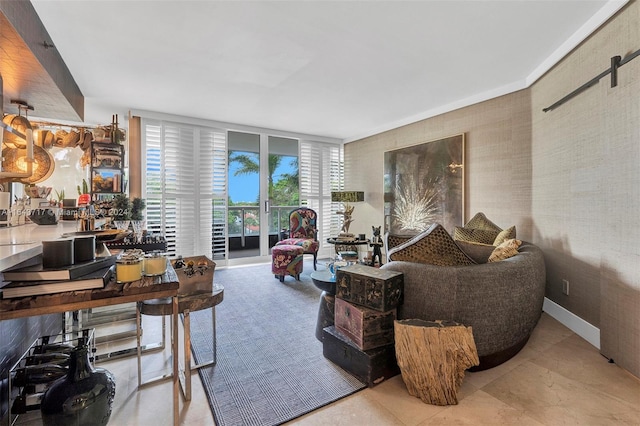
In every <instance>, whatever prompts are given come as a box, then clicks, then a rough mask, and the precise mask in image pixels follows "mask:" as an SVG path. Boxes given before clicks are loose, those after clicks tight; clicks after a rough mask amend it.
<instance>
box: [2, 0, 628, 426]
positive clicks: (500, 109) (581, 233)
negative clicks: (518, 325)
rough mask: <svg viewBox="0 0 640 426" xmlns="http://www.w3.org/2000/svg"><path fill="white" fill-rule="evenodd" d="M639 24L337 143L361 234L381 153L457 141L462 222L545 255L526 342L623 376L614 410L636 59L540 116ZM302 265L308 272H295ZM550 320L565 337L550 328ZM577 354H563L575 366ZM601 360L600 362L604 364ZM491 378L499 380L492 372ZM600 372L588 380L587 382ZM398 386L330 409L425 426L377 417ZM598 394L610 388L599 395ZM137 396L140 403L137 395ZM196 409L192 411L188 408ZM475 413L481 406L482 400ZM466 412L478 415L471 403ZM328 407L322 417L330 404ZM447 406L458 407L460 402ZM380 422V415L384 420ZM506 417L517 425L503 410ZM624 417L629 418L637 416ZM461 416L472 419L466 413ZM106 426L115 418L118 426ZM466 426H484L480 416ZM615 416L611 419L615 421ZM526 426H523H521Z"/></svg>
mask: <svg viewBox="0 0 640 426" xmlns="http://www.w3.org/2000/svg"><path fill="white" fill-rule="evenodd" d="M639 23H640V5H639V4H638V2H637V1H630V2H628V3H627V4H625V5H624V6H623V7H622V8H620V10H619V11H617V12H616V13H615V14H614V15H613V16H612V17H611V18H610V19H608V20H607V21H606V22H604V23H603V24H602V25H601V26H599V27H598V29H597V30H595V31H594V32H593V33H591V34H590V35H589V36H588V37H586V38H585V39H584V41H581V42H580V43H579V44H578V45H577V46H576V47H575V48H574V49H572V50H571V51H570V52H569V53H567V54H566V56H564V57H562V58H561V59H560V58H559V59H560V60H559V61H557V63H556V64H555V65H554V66H553V67H551V68H550V69H549V70H548V71H545V72H544V73H543V74H542V75H540V76H538V77H537V78H535V81H534V82H532V83H531V84H529V85H527V86H526V87H523V88H519V89H518V90H515V91H511V92H505V93H502V94H500V96H496V97H493V98H489V99H486V100H482V101H479V102H476V103H473V104H469V105H465V106H463V107H461V108H451V109H450V110H447V111H444V110H443V111H442V112H441V113H437V114H433V115H431V116H429V117H427V118H424V119H416V120H413V121H407V122H405V123H402V125H398V126H396V127H391V128H388V129H384V130H381V131H380V132H378V133H371V134H368V135H365V136H362V137H359V136H355V137H352V138H347V139H345V140H344V142H345V143H344V157H345V159H344V164H345V167H344V170H345V187H347V188H349V189H357V190H359V191H364V192H365V194H366V202H365V203H360V204H358V205H357V208H356V215H355V219H356V220H355V222H354V223H353V225H352V227H351V231H352V232H354V233H356V234H360V233H365V234H367V235H368V234H370V232H371V226H379V225H381V224H383V223H384V220H385V219H384V202H385V200H384V193H383V174H384V170H383V167H384V161H383V158H384V154H385V152H388V151H391V150H396V149H400V148H403V147H408V146H414V145H418V144H422V143H427V142H430V141H435V140H438V139H442V138H444V137H448V136H451V135H457V134H464V138H465V157H464V164H465V188H464V199H463V201H464V209H465V219H468V218H470V217H471V216H473V214H475V213H476V212H484V213H485V214H486V215H487V216H488V217H489V218H491V220H492V221H494V222H495V223H497V224H499V225H501V226H503V227H508V226H512V225H515V226H516V228H517V232H518V238H521V239H523V240H526V241H530V242H532V243H534V244H536V245H537V246H539V247H540V248H541V249H542V250H543V252H544V254H545V263H546V269H547V287H546V292H545V298H546V300H545V306H544V311H545V314H544V316H543V319H542V320H541V323H542V325H543V326H547V327H549V328H550V329H551V330H552V331H551V334H552V335H553V337H552V338H549V339H547V338H546V337H541V336H534V337H536V338H537V339H539V340H535V342H536V343H538V344H540V343H541V342H544V341H548V340H553V339H554V338H555V339H557V340H562V339H560V338H558V334H554V333H559V334H560V335H562V336H563V338H567V337H568V336H569V335H571V336H572V337H571V339H574V340H573V343H574V344H575V346H577V347H579V348H581V350H584V351H587V353H588V354H590V355H592V354H593V353H595V354H597V353H601V354H602V355H603V356H604V357H606V358H608V359H611V360H613V362H614V364H615V366H617V368H619V369H620V370H622V371H626V372H629V373H631V374H632V375H633V376H635V377H634V378H633V379H630V380H631V382H625V386H628V387H626V388H625V391H624V392H620V393H616V392H614V391H611V394H612V395H616V398H627V399H626V401H627V402H629V395H631V396H632V397H633V396H635V397H637V396H638V387H637V382H635V383H636V385H635V387H634V386H633V385H629V383H634V382H633V380H636V379H637V377H638V376H640V355H639V354H640V341H639V337H638V336H640V315H639V312H640V309H638V307H639V306H640V294H639V293H640V289H639V285H640V284H639V282H640V280H639V277H638V272H637V271H638V269H637V264H638V255H639V253H638V244H637V241H638V237H640V236H639V235H638V232H639V231H638V226H637V224H636V222H637V221H636V220H635V216H634V213H635V212H636V211H637V207H638V204H639V199H640V191H639V190H638V188H639V187H640V186H639V184H640V174H639V173H638V166H637V160H638V158H639V155H638V150H639V149H640V148H639V147H640V144H639V143H638V142H640V134H639V132H638V129H639V128H640V103H639V101H638V99H640V97H639V96H638V95H639V93H640V91H639V88H640V87H639V84H640V82H639V80H640V79H639V78H638V76H640V72H638V66H640V65H639V64H640V61H637V60H636V61H630V62H628V63H626V64H625V65H624V66H623V67H620V69H619V70H618V71H617V80H618V81H617V85H616V86H615V87H611V83H610V79H611V77H610V76H609V75H607V76H605V77H604V78H602V79H601V80H600V82H599V84H596V85H595V86H594V87H591V88H589V89H588V90H585V91H583V92H581V93H580V94H578V95H577V96H576V97H574V98H572V99H571V100H570V101H568V102H566V103H564V104H563V105H560V106H558V107H557V108H554V109H553V110H549V111H547V112H545V111H543V110H544V109H545V108H547V107H549V106H551V105H552V104H554V103H555V102H556V101H558V100H559V99H561V98H563V97H564V96H565V95H567V94H568V93H570V92H571V91H573V90H574V89H576V88H578V87H579V86H580V85H581V84H583V83H584V82H587V81H589V80H591V79H592V78H593V77H595V76H596V75H598V74H599V73H601V72H602V71H603V70H606V69H608V68H609V67H610V66H611V58H612V57H613V56H616V55H621V57H622V58H625V57H626V56H627V55H629V54H631V53H633V52H636V51H637V50H638V48H639V46H638V45H637V40H639V39H640V34H638V31H639V28H640V25H639ZM505 54H506V53H505ZM495 60H500V59H499V58H497V59H495ZM471 66H472V65H471ZM5 84H6V83H5ZM6 101H7V100H6V99H5V103H6ZM305 268H306V270H309V268H308V267H307V265H305ZM311 270H313V269H312V267H311ZM563 280H566V281H567V282H568V283H570V290H569V289H567V291H566V293H568V294H565V292H563ZM274 284H275V283H274ZM554 321H556V322H559V323H560V324H562V325H563V326H566V327H567V328H568V329H569V330H571V331H566V330H565V329H563V328H557V327H556V326H555V325H552V326H550V325H549V324H550V323H552V322H554ZM563 333H566V334H563ZM572 333H575V335H574V334H572ZM574 336H579V338H581V339H583V340H584V341H586V342H588V343H587V344H586V345H582V342H581V343H576V342H577V341H578V340H579V338H578V337H574ZM3 342H4V338H3ZM562 349H564V350H565V351H564V352H562V351H561V352H562V354H563V355H562V356H569V354H571V351H570V350H568V349H567V347H564V348H562ZM558 350H559V351H560V349H558ZM589 351H592V352H589ZM576 353H578V352H576ZM579 353H580V354H584V352H579ZM529 355H530V353H529ZM590 355H589V356H590ZM581 356H582V355H576V357H577V358H581ZM604 357H602V362H603V363H605V364H606V359H605V358H604ZM589 359H593V358H589ZM512 365H513V364H512ZM519 366H520V367H522V366H521V365H519ZM515 367H516V366H513V368H515ZM122 368H126V367H122ZM132 369H133V367H132ZM490 371H491V370H489V372H490ZM607 371H608V370H607ZM500 373H505V371H504V369H503V370H500ZM574 373H575V372H574ZM583 373H584V372H583ZM493 374H498V373H497V372H496V373H493ZM567 374H571V373H567ZM575 374H578V373H575ZM580 374H582V373H580ZM584 374H585V375H588V374H587V373H584ZM599 374H600V371H599V372H598V373H597V374H596V375H599ZM602 374H603V375H606V374H608V373H602ZM471 376H473V374H472V375H471ZM469 377H470V376H469V375H468V376H467V378H469ZM489 377H491V376H490V375H489V374H487V375H485V376H484V378H483V380H487V381H488V380H489ZM615 377H616V380H622V379H619V377H624V376H615ZM583 379H584V380H585V381H586V382H589V381H590V380H592V379H593V380H592V381H591V383H592V385H593V384H594V383H595V384H596V385H597V384H598V383H602V382H599V381H598V380H600V376H598V379H596V378H593V377H592V378H589V377H586V378H583ZM625 380H627V379H625ZM196 381H197V380H196ZM472 383H473V382H472ZM401 384H402V382H400V383H396V382H394V383H392V385H393V386H391V385H387V388H382V389H384V390H380V389H381V386H382V385H380V387H379V388H373V389H372V391H371V392H369V394H367V395H368V396H361V397H360V399H354V398H351V399H349V398H347V399H346V400H345V401H343V408H341V410H344V412H347V413H348V412H352V413H354V414H352V416H353V417H351V418H350V419H351V421H352V424H365V423H366V422H365V421H364V420H363V419H368V420H370V422H369V424H371V422H373V421H372V420H371V417H367V416H368V414H367V411H368V410H372V412H374V413H377V414H378V415H379V416H380V417H379V418H378V419H381V420H380V423H381V424H403V423H404V424H411V423H412V422H413V424H418V423H419V422H422V421H425V422H426V421H427V418H428V417H429V416H431V415H432V413H430V414H429V415H427V414H425V413H424V412H422V413H421V414H420V415H418V416H417V417H416V418H413V419H407V418H402V414H401V413H398V412H397V411H396V412H394V411H392V410H391V409H390V408H389V407H388V406H387V407H384V409H379V401H380V400H384V399H390V400H391V399H393V400H394V401H395V399H394V398H395V395H397V394H398V393H399V392H401V386H400V385H401ZM572 384H573V383H569V384H567V387H565V388H563V390H565V391H566V393H562V394H560V395H555V397H556V398H557V400H559V399H562V398H565V397H566V398H569V395H568V393H570V392H571V391H570V390H569V389H572V388H571V385H572ZM482 385H484V383H482V384H480V383H478V381H476V382H475V386H476V387H481V386H482ZM163 386H164V385H163ZM603 387H605V388H607V389H609V387H608V385H607V386H603ZM376 389H378V390H376ZM473 390H476V389H475V388H473V389H471V388H466V390H465V389H464V388H463V395H464V393H465V392H469V393H473V392H472V391H473ZM155 391H156V392H158V393H156V394H155V395H158V394H160V393H162V392H163V391H164V392H168V388H166V387H165V388H162V387H159V388H158V389H157V390H155ZM625 392H627V393H626V396H625ZM141 393H144V391H143V392H141ZM356 395H358V394H355V395H354V396H356ZM476 396H477V395H476ZM138 397H139V398H145V400H146V401H148V400H147V399H146V397H145V396H138ZM545 397H547V395H545ZM531 398H535V395H531ZM549 398H550V402H549V404H550V405H551V404H552V402H551V397H549ZM410 400H411V399H410V397H408V396H407V397H406V399H405V400H403V402H397V404H399V405H400V406H404V405H403V404H409V405H412V404H410V403H408V402H407V401H410ZM195 401H198V404H194V402H195ZM636 401H637V398H636ZM194 402H192V403H191V404H190V406H189V407H188V410H187V411H189V412H190V411H193V410H195V406H196V405H203V406H205V408H206V410H208V407H206V402H205V396H204V395H202V394H198V393H196V396H194ZM631 402H633V400H631ZM476 403H477V404H479V406H481V404H482V401H481V400H480V401H476ZM338 404H340V402H338ZM559 405H560V406H561V405H562V404H559ZM372 407H373V408H372ZM473 407H474V408H475V409H478V406H476V405H474V406H473ZM327 408H328V409H329V410H331V406H329V407H327ZM460 408H463V405H462V404H461V405H460ZM396 410H397V408H396ZM494 410H495V407H494ZM522 411H526V409H523V410H522ZM128 412H129V411H128ZM134 412H137V411H135V410H134ZM336 412H341V411H333V412H332V411H329V413H330V414H327V415H326V416H327V417H328V416H331V415H332V414H331V413H334V414H335V413H336ZM344 412H343V413H344ZM389 412H391V413H393V414H392V415H389ZM585 412H589V410H588V409H583V411H580V413H582V415H585V416H586V417H580V416H578V417H570V420H566V418H565V420H566V421H567V422H569V423H571V422H575V423H577V422H579V420H582V421H583V422H584V423H586V424H600V423H604V422H606V421H605V420H604V419H602V418H597V416H596V417H589V416H588V415H586V414H584V413H585ZM380 413H385V414H380ZM492 413H495V411H492ZM589 413H590V412H589ZM630 413H631V414H633V411H631V412H630ZM440 414H441V415H443V414H442V413H440ZM512 414H513V415H514V416H516V414H515V412H514V413H512ZM591 414H593V413H590V415H591ZM627 414H629V412H628V413H627ZM635 414H636V418H637V411H636V412H635ZM137 415H138V416H140V417H138V418H137V421H138V424H145V421H144V418H143V417H142V416H143V415H144V409H143V408H140V411H139V412H138V414H137ZM201 415H202V416H204V415H203V414H202V413H199V414H198V415H196V417H188V416H189V414H188V413H187V414H185V416H187V417H185V419H190V420H191V421H192V422H194V423H196V422H197V423H202V424H211V422H212V420H211V417H210V416H211V415H210V414H208V415H209V417H199V416H201ZM433 415H437V414H433ZM547 415H548V416H549V417H544V418H540V417H538V418H535V417H534V419H535V420H537V421H538V422H539V423H543V424H554V422H553V421H552V420H549V419H550V418H551V417H552V416H553V414H549V413H547ZM358 416H359V417H358ZM385 416H387V417H385ZM443 416H444V418H442V417H441V418H439V419H438V418H434V419H432V420H433V421H435V420H439V421H440V422H441V424H442V423H447V421H454V420H455V419H457V420H460V418H464V415H462V414H461V415H460V417H456V415H455V414H450V416H452V417H446V415H443ZM470 416H471V418H473V414H470ZM528 416H531V414H530V413H528V414H527V415H526V416H525V417H522V418H517V416H516V417H509V418H508V420H504V421H503V423H504V424H510V423H515V422H516V421H518V422H521V421H529V420H531V419H529V418H528ZM594 416H595V415H594ZM327 417H322V415H319V416H318V417H316V419H317V420H314V415H313V414H312V415H311V416H310V417H307V418H303V420H302V421H301V422H302V423H304V422H305V421H306V422H307V423H311V424H313V423H314V422H315V424H326V422H327ZM167 418H168V411H167ZM596 418H597V420H596ZM607 418H608V419H612V420H611V421H612V422H613V421H614V420H613V419H615V417H614V413H608V417H607ZM118 419H119V420H121V421H122V420H123V417H118ZM476 419H480V420H478V421H479V422H480V423H484V424H489V423H490V421H491V416H487V417H477V418H476ZM523 419H525V420H523ZM359 420H360V422H359ZM619 420H620V421H621V422H624V419H619ZM185 421H186V420H185ZM460 421H461V420H460ZM531 423H532V424H534V420H531Z"/></svg>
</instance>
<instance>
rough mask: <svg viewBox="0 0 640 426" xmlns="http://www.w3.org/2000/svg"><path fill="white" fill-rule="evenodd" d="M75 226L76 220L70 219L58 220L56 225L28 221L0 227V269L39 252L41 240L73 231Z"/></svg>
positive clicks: (51, 238)
mask: <svg viewBox="0 0 640 426" xmlns="http://www.w3.org/2000/svg"><path fill="white" fill-rule="evenodd" d="M76 227H77V224H76V222H75V221H73V220H70V221H60V222H58V224H57V225H36V224H35V223H29V224H26V225H18V226H9V227H4V228H0V271H4V270H5V269H7V268H11V267H12V266H15V265H17V264H18V263H20V262H24V261H25V260H29V259H31V258H32V257H34V256H37V255H39V254H41V253H42V241H47V240H55V239H56V238H60V236H61V235H62V234H65V233H69V232H75V231H76Z"/></svg>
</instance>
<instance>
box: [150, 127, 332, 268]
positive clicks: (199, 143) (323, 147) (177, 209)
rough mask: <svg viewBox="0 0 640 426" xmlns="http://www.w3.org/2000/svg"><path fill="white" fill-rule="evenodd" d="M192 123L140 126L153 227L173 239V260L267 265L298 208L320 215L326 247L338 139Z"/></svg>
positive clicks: (169, 249) (171, 243)
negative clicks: (176, 257)
mask: <svg viewBox="0 0 640 426" xmlns="http://www.w3.org/2000/svg"><path fill="white" fill-rule="evenodd" d="M187 121H189V123H181V122H179V120H175V121H174V120H170V121H169V120H163V119H154V118H144V117H143V118H142V122H141V124H142V125H141V133H142V134H141V137H142V139H141V140H142V158H143V160H142V162H143V164H142V171H143V173H142V175H143V182H142V194H143V197H144V198H145V199H146V201H147V211H146V218H147V228H148V229H149V230H150V231H152V232H154V233H159V234H162V235H164V236H165V237H166V238H167V242H168V251H169V254H170V255H183V256H190V255H200V254H205V255H207V256H211V257H212V258H213V259H214V260H216V262H218V263H219V264H221V265H224V264H229V262H232V263H233V262H234V261H239V262H240V263H244V261H245V260H246V259H260V258H261V260H265V259H266V258H267V256H268V255H269V249H270V248H271V247H272V246H273V245H274V244H275V242H276V241H277V240H278V239H279V238H280V236H281V235H280V232H281V230H282V229H286V228H288V213H289V211H291V210H292V209H293V208H295V207H297V206H300V205H306V206H308V207H311V208H313V209H315V210H316V211H317V212H318V214H319V215H320V225H319V236H318V237H319V240H320V241H321V243H322V242H323V241H325V240H326V238H327V237H328V236H331V235H334V234H336V233H337V231H338V227H339V224H338V219H339V218H338V217H337V215H335V214H333V211H332V205H331V191H332V190H337V189H341V187H342V185H343V184H342V181H343V173H342V167H343V166H342V164H343V153H342V152H343V151H342V146H341V145H340V144H339V143H337V141H336V142H335V143H331V142H322V141H314V140H310V139H308V138H307V139H303V138H294V137H287V136H274V135H270V134H269V133H267V132H266V131H264V132H263V131H260V129H257V131H254V129H253V128H251V129H250V131H236V130H233V131H232V130H228V129H224V128H223V127H222V126H221V127H209V126H206V125H196V124H193V123H191V121H194V120H190V119H187ZM319 139H321V140H322V139H323V138H319ZM323 246H324V248H325V249H328V248H332V247H330V246H327V245H326V244H323ZM245 249H246V250H249V253H247V254H240V252H241V251H242V250H245ZM321 249H322V246H321ZM251 250H253V251H251ZM246 256H249V257H246ZM240 258H242V259H240Z"/></svg>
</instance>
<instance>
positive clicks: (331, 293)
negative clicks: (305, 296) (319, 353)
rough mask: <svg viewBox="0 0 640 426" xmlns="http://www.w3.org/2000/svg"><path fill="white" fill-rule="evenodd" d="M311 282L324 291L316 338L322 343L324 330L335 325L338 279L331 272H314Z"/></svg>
mask: <svg viewBox="0 0 640 426" xmlns="http://www.w3.org/2000/svg"><path fill="white" fill-rule="evenodd" d="M311 280H312V281H313V284H315V286H316V287H318V288H319V289H320V290H322V294H321V295H320V303H319V304H318V321H317V322H316V338H317V339H318V340H320V341H321V342H322V329H323V328H325V327H329V326H330V325H333V323H334V312H335V309H334V308H335V303H336V278H335V276H332V275H331V272H329V271H327V270H324V271H313V272H312V273H311Z"/></svg>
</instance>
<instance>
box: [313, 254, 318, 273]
mask: <svg viewBox="0 0 640 426" xmlns="http://www.w3.org/2000/svg"><path fill="white" fill-rule="evenodd" d="M317 262H318V253H317V252H316V253H313V270H314V271H317V270H318V268H316V263H317Z"/></svg>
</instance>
